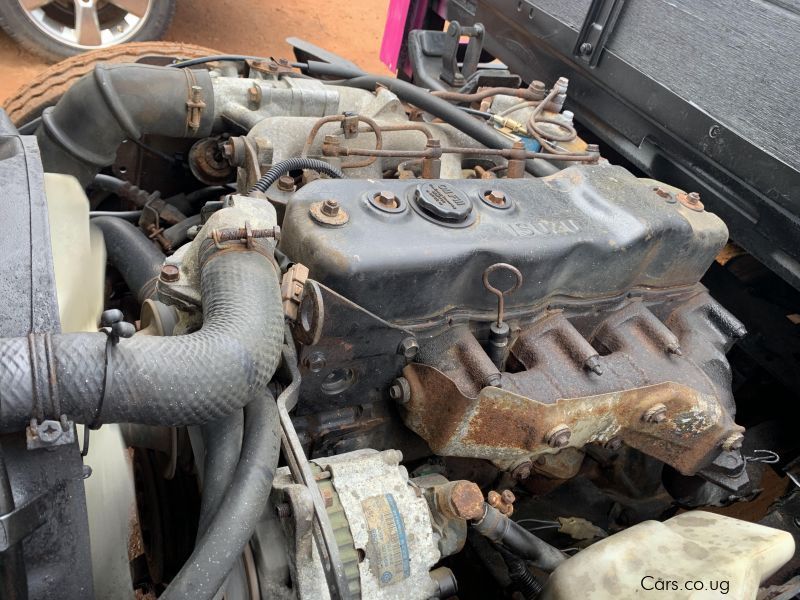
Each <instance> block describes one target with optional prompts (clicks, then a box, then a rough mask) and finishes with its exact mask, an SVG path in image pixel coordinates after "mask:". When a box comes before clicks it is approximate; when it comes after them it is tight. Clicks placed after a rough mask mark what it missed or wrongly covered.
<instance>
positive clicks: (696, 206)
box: [678, 192, 705, 212]
mask: <svg viewBox="0 0 800 600" xmlns="http://www.w3.org/2000/svg"><path fill="white" fill-rule="evenodd" d="M678 202H680V203H681V204H683V205H684V206H685V207H686V208H690V209H692V210H694V211H697V212H702V211H703V210H705V206H703V203H702V202H700V194H698V193H697V192H690V193H688V194H684V193H680V194H678Z"/></svg>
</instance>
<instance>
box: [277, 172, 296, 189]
mask: <svg viewBox="0 0 800 600" xmlns="http://www.w3.org/2000/svg"><path fill="white" fill-rule="evenodd" d="M278 189H279V190H280V191H282V192H293V191H294V177H292V176H291V175H282V176H281V177H280V178H279V179H278Z"/></svg>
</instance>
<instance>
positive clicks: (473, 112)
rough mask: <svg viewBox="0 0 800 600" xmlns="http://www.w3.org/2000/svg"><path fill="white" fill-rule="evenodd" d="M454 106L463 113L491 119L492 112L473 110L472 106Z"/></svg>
mask: <svg viewBox="0 0 800 600" xmlns="http://www.w3.org/2000/svg"><path fill="white" fill-rule="evenodd" d="M456 108H458V109H460V110H463V111H464V112H465V113H469V114H471V115H475V116H477V117H483V118H484V119H491V118H492V117H493V116H494V115H493V114H492V113H488V112H483V111H482V110H475V109H474V108H467V107H466V106H456Z"/></svg>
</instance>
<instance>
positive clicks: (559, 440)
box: [545, 423, 572, 448]
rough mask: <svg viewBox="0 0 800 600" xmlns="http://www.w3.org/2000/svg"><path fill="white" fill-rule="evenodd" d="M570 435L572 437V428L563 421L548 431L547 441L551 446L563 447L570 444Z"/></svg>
mask: <svg viewBox="0 0 800 600" xmlns="http://www.w3.org/2000/svg"><path fill="white" fill-rule="evenodd" d="M570 437H572V430H571V429H570V428H569V427H568V426H567V425H566V424H565V423H561V424H560V425H556V426H555V427H553V428H552V429H551V430H550V431H548V432H547V435H546V436H545V441H546V442H547V445H548V446H550V447H551V448H563V447H564V446H566V445H567V444H569V438H570Z"/></svg>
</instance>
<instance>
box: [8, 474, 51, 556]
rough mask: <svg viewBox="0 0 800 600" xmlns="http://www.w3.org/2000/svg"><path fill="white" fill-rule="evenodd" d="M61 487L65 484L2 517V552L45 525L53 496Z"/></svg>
mask: <svg viewBox="0 0 800 600" xmlns="http://www.w3.org/2000/svg"><path fill="white" fill-rule="evenodd" d="M61 487H63V483H61V484H58V485H57V486H56V487H53V488H51V489H49V490H47V491H45V492H43V493H41V494H39V495H38V496H36V497H35V498H34V499H33V500H31V501H30V502H26V503H25V504H23V505H22V506H20V507H19V508H15V509H14V510H12V511H11V512H9V513H6V514H4V515H2V516H0V552H5V551H6V550H8V549H9V548H11V547H12V546H14V545H16V544H18V543H19V542H21V541H22V540H24V539H25V538H26V537H28V536H29V535H30V534H31V533H33V532H34V531H36V530H37V529H38V528H39V527H41V526H42V525H44V523H45V521H47V517H46V515H47V511H48V504H49V503H50V501H51V498H52V495H53V493H54V492H55V491H57V490H58V489H60V488H61Z"/></svg>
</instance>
